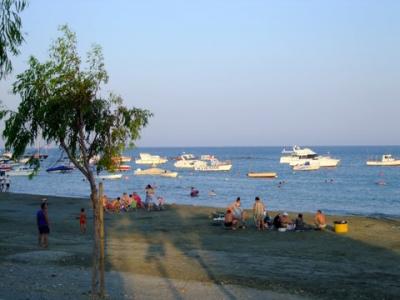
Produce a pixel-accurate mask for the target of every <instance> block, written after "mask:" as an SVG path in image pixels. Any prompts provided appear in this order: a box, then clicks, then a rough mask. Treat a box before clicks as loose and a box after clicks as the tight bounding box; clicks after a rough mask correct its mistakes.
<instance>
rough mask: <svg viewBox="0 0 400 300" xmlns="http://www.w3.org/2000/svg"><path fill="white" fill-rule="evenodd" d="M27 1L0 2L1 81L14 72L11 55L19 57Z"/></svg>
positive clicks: (4, 0) (10, 0)
mask: <svg viewBox="0 0 400 300" xmlns="http://www.w3.org/2000/svg"><path fill="white" fill-rule="evenodd" d="M26 4H27V1H26V0H0V79H2V78H3V77H4V76H5V75H6V74H8V73H10V72H11V71H12V64H11V60H10V56H11V55H18V54H19V50H18V47H19V46H20V45H21V44H22V42H23V41H24V37H23V34H22V32H21V27H22V23H21V18H20V16H19V15H18V14H19V13H20V12H22V11H23V10H24V9H25V7H26Z"/></svg>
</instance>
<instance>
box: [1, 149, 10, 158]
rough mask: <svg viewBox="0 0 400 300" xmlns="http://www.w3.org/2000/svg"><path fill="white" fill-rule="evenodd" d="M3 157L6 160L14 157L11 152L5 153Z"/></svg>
mask: <svg viewBox="0 0 400 300" xmlns="http://www.w3.org/2000/svg"><path fill="white" fill-rule="evenodd" d="M1 156H3V157H5V158H8V159H11V158H12V156H13V153H12V152H10V151H6V152H3V153H2V154H1Z"/></svg>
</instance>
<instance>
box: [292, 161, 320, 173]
mask: <svg viewBox="0 0 400 300" xmlns="http://www.w3.org/2000/svg"><path fill="white" fill-rule="evenodd" d="M319 168H320V166H319V165H318V164H317V163H314V164H311V163H310V162H309V161H305V162H303V163H299V164H297V165H295V166H293V171H315V170H318V169H319Z"/></svg>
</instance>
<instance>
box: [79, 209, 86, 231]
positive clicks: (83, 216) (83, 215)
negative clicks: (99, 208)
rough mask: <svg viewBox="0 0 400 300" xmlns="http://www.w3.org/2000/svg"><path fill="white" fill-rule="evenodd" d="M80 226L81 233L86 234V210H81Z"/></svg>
mask: <svg viewBox="0 0 400 300" xmlns="http://www.w3.org/2000/svg"><path fill="white" fill-rule="evenodd" d="M79 226H80V228H81V233H85V232H86V213H85V209H84V208H81V213H80V215H79Z"/></svg>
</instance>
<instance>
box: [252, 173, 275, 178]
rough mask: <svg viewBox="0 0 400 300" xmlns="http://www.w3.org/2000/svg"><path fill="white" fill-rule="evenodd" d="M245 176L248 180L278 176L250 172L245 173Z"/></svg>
mask: <svg viewBox="0 0 400 300" xmlns="http://www.w3.org/2000/svg"><path fill="white" fill-rule="evenodd" d="M247 176H248V177H250V178H276V177H278V174H276V173H275V172H250V173H247Z"/></svg>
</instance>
